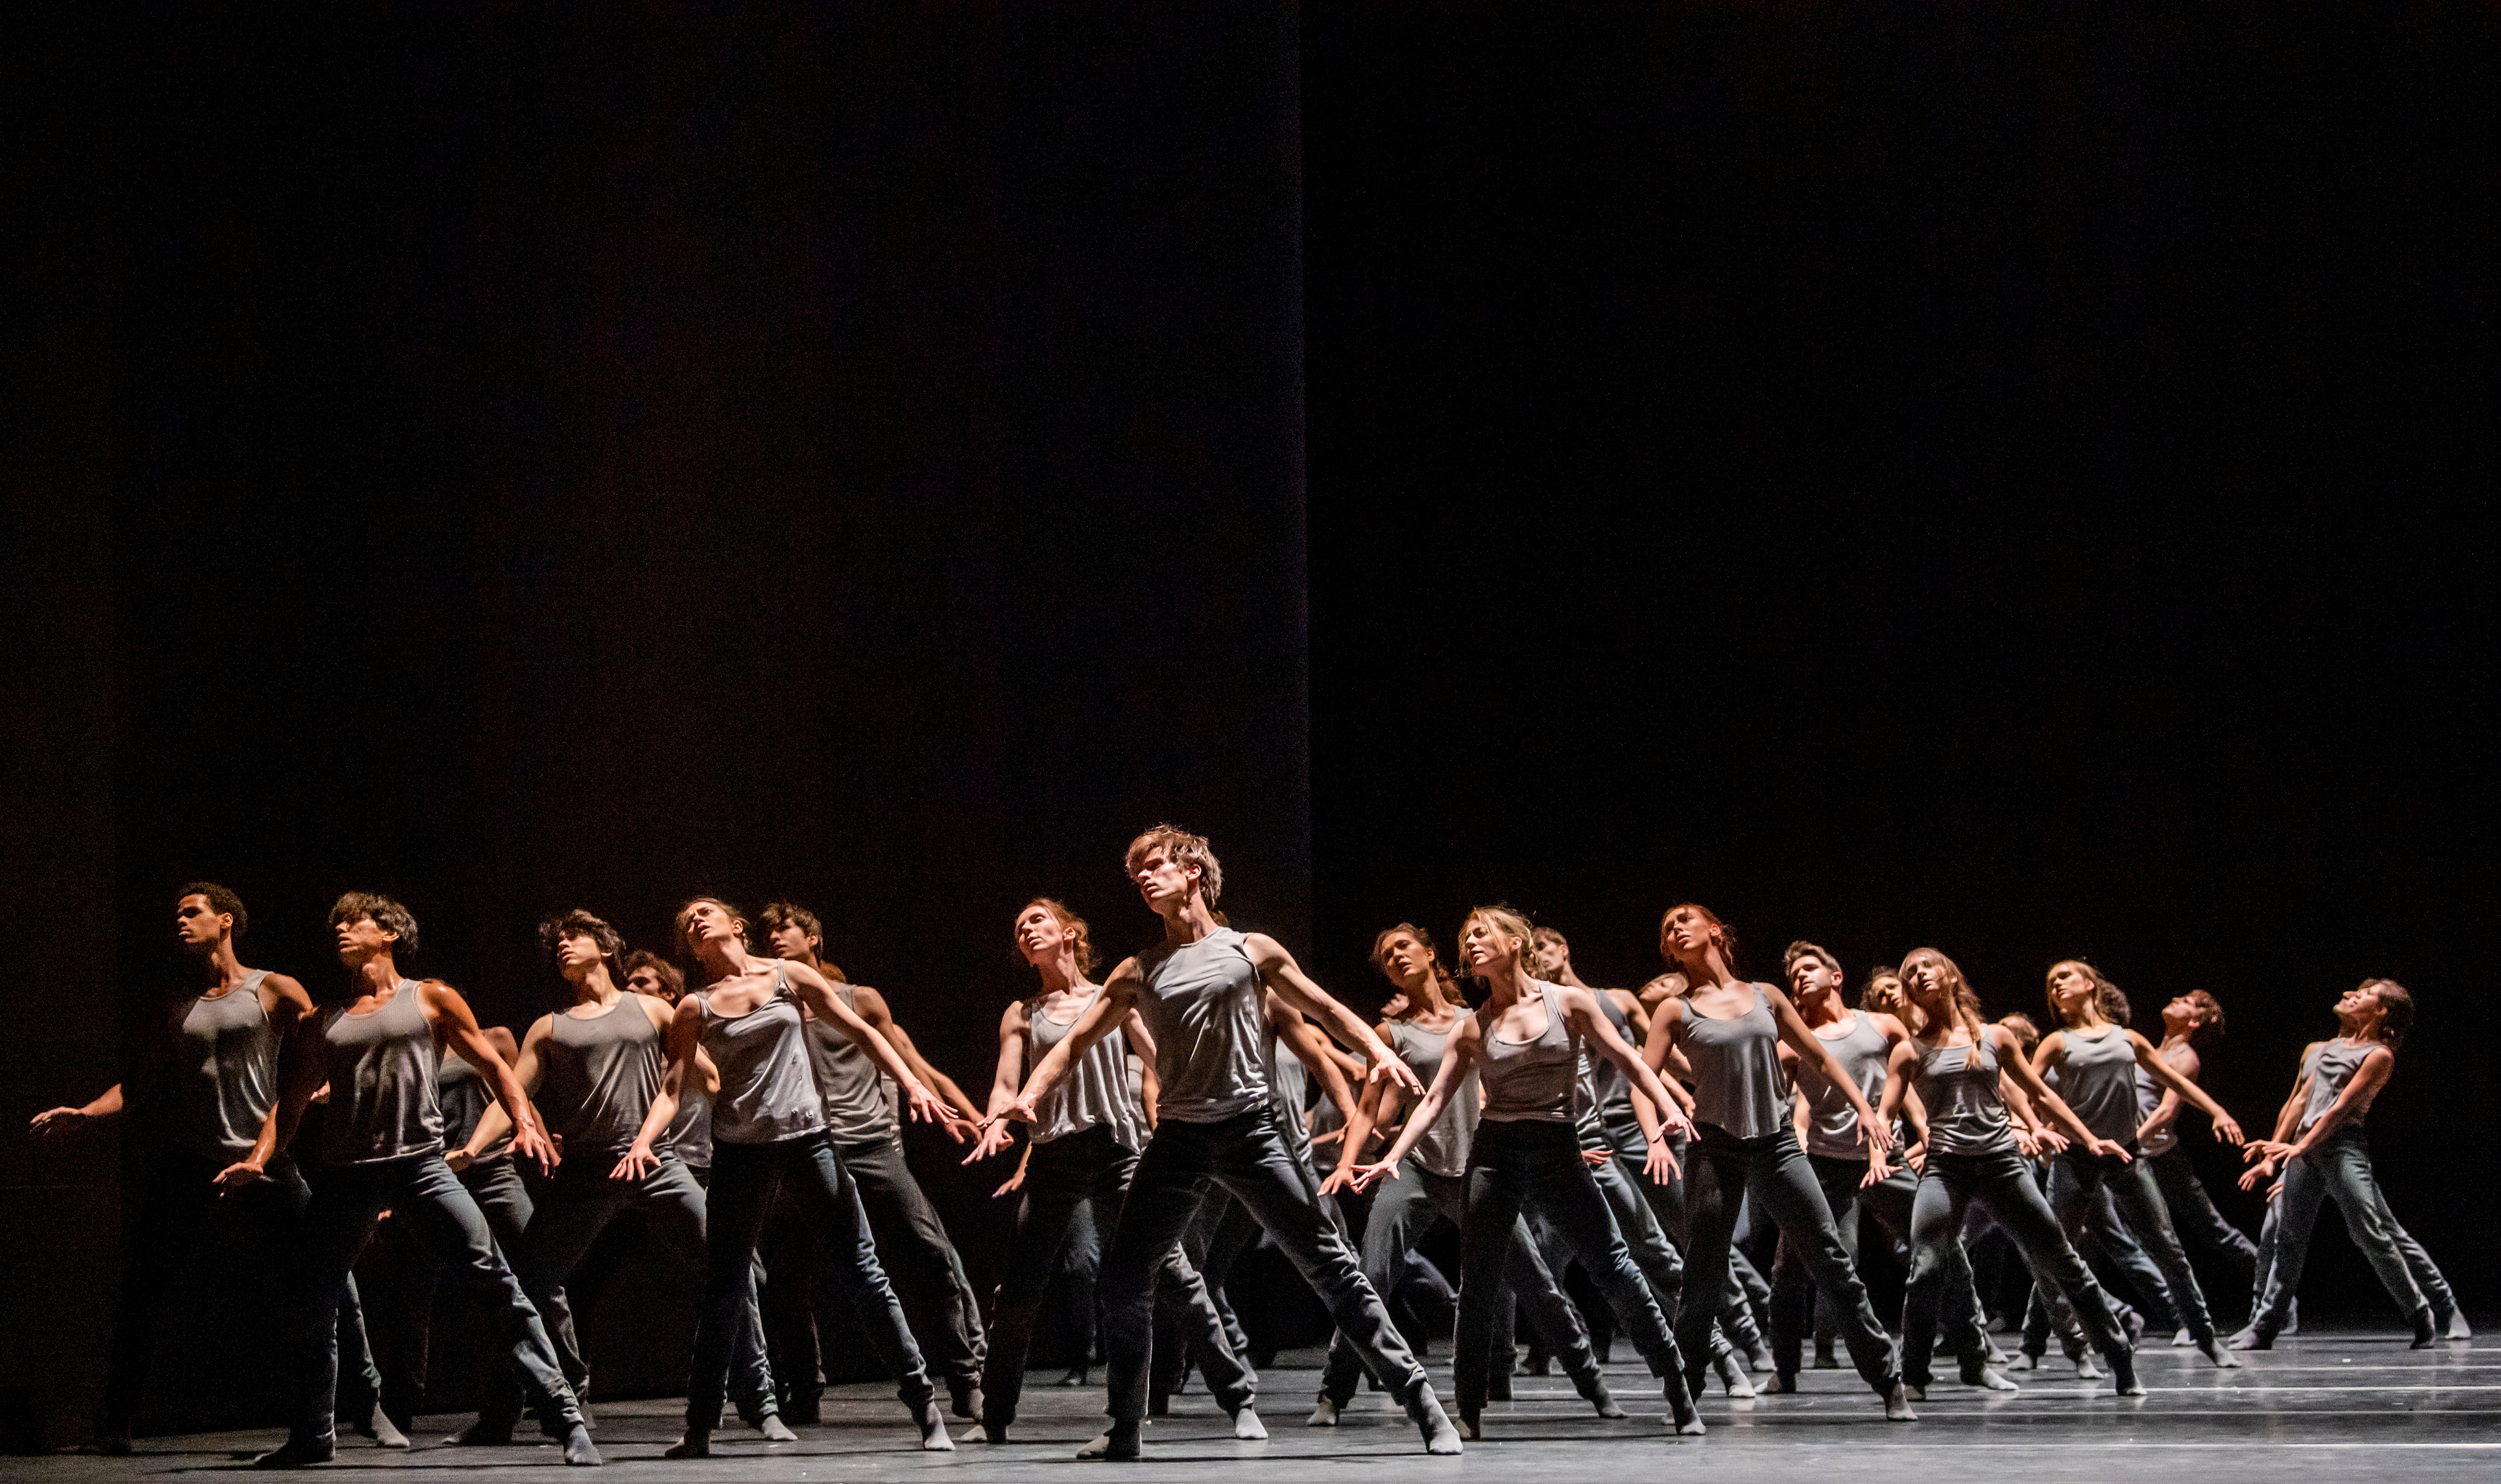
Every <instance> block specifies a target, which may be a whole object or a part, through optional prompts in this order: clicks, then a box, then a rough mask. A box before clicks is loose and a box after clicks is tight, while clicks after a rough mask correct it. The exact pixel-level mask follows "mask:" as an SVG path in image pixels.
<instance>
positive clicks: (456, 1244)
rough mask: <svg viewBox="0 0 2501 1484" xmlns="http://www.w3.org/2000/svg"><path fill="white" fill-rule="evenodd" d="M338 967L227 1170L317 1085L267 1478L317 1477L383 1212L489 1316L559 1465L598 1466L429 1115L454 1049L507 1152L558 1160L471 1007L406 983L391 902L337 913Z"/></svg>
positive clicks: (411, 940) (342, 904) (527, 1307)
mask: <svg viewBox="0 0 2501 1484" xmlns="http://www.w3.org/2000/svg"><path fill="white" fill-rule="evenodd" d="M330 925H331V927H332V928H333V929H334V930H335V931H336V933H337V937H338V942H339V962H340V963H341V964H343V965H345V966H347V969H348V972H349V973H350V976H351V983H350V995H349V996H348V997H346V1001H345V1003H344V1004H340V1005H333V1006H327V1007H325V1008H323V1009H320V1010H317V1011H314V1012H313V1013H312V1015H311V1017H310V1018H308V1019H306V1020H305V1021H303V1022H302V1029H303V1031H304V1032H305V1033H306V1034H303V1035H299V1036H294V1037H290V1038H289V1039H288V1040H287V1043H286V1048H285V1052H284V1055H283V1058H282V1059H281V1062H280V1072H279V1085H280V1089H281V1090H280V1093H279V1099H278V1110H277V1114H276V1116H274V1117H272V1118H271V1119H270V1121H269V1124H268V1126H267V1127H266V1128H265V1129H264V1130H263V1132H262V1134H261V1136H260V1138H259V1139H258V1141H256V1142H255V1143H254V1144H253V1145H252V1148H251V1152H250V1154H249V1155H248V1156H246V1157H245V1159H244V1160H242V1161H240V1162H239V1163H238V1164H237V1166H236V1167H235V1171H245V1170H249V1171H251V1173H252V1174H254V1175H257V1174H259V1173H260V1172H261V1171H263V1170H265V1169H266V1168H267V1166H268V1163H269V1161H270V1160H272V1159H274V1158H276V1156H277V1155H278V1153H279V1152H280V1151H282V1150H283V1149H285V1148H286V1146H287V1144H288V1142H289V1141H290V1140H292V1139H293V1138H294V1137H295V1131H296V1127H297V1125H298V1124H299V1123H300V1122H301V1121H302V1119H303V1116H304V1107H305V1105H306V1104H308V1103H310V1102H311V1101H312V1098H313V1094H314V1092H315V1091H316V1090H317V1089H318V1088H319V1087H320V1086H321V1085H322V1083H324V1082H327V1083H328V1084H329V1086H330V1107H329V1111H328V1114H327V1116H326V1117H325V1118H324V1120H323V1122H322V1126H321V1136H322V1137H321V1144H322V1149H321V1154H322V1162H323V1166H324V1169H323V1171H322V1174H321V1178H320V1180H319V1182H318V1183H317V1184H316V1185H315V1187H314V1190H313V1202H312V1205H311V1207H310V1208H309V1209H308V1210H307V1212H306V1214H305V1219H304V1239H303V1243H302V1251H301V1252H300V1253H299V1254H298V1255H297V1257H296V1260H295V1264H294V1267H295V1275H296V1279H297V1281H298V1282H299V1283H300V1284H301V1285H302V1287H301V1289H300V1293H299V1302H300V1304H301V1308H300V1311H299V1314H298V1316H297V1331H296V1335H295V1345H296V1353H295V1356H294V1362H295V1364H294V1367H293V1369H294V1377H293V1379H294V1382H295V1388H296V1414H295V1418H294V1423H293V1426H292V1427H291V1428H290V1429H289V1431H288V1433H287V1437H286V1441H285V1442H284V1443H283V1444H282V1445H281V1446H280V1447H278V1448H277V1449H275V1450H273V1451H272V1452H269V1453H266V1454H263V1455H262V1456H261V1457H260V1458H259V1459H258V1460H257V1462H258V1464H259V1465H260V1466H261V1467H263V1468H295V1467H300V1466H302V1465H305V1464H317V1463H323V1462H326V1461H327V1460H328V1459H329V1457H330V1455H331V1450H332V1446H333V1445H332V1430H331V1402H332V1398H333V1394H334V1393H335V1391H336V1389H337V1378H338V1362H339V1352H338V1343H337V1336H336V1332H335V1330H334V1325H335V1322H336V1318H337V1314H338V1308H339V1298H340V1294H341V1292H342V1291H343V1290H344V1289H345V1287H346V1286H347V1280H348V1270H349V1268H350V1265H351V1264H352V1263H353V1262H354V1261H355V1257H356V1251H357V1249H358V1248H359V1247H362V1246H363V1245H364V1242H365V1238H366V1237H367V1236H369V1235H370V1234H371V1233H372V1231H373V1226H374V1218H375V1217H376V1216H377V1215H378V1214H380V1213H381V1212H382V1211H383V1209H384V1208H385V1207H388V1208H390V1209H391V1210H393V1211H396V1212H398V1213H399V1214H400V1215H401V1216H402V1217H404V1218H413V1219H414V1220H415V1221H416V1222H417V1231H418V1233H419V1234H420V1235H421V1236H422V1237H423V1238H424V1239H425V1240H426V1241H427V1242H429V1243H431V1244H432V1245H433V1246H434V1249H435V1253H436V1255H437V1257H438V1259H440V1260H441V1261H444V1262H447V1263H450V1264H452V1265H455V1266H456V1267H457V1268H458V1269H459V1270H460V1271H461V1273H462V1276H463V1277H464V1279H465V1280H466V1281H467V1283H468V1285H469V1288H470V1291H471V1293H472V1295H473V1296H475V1297H476V1298H477V1299H478V1300H479V1302H480V1303H481V1305H482V1306H483V1307H484V1309H485V1311H486V1312H488V1313H489V1314H491V1315H493V1316H494V1317H495V1318H496V1320H497V1321H498V1323H499V1326H500V1328H501V1330H502V1331H503V1338H504V1339H505V1341H506V1342H507V1343H508V1344H509V1345H510V1346H511V1348H512V1354H513V1359H514V1361H515V1362H516V1363H517V1365H518V1366H519V1367H520V1369H521V1375H522V1378H523V1384H524V1385H525V1386H527V1388H528V1389H529V1392H530V1394H531V1399H532V1400H533V1401H534V1402H536V1403H537V1405H538V1409H539V1426H540V1428H541V1429H542V1430H543V1431H545V1432H546V1433H547V1434H548V1435H550V1436H551V1437H556V1438H559V1439H561V1440H562V1441H563V1443H564V1461H565V1462H566V1463H567V1464H576V1465H595V1464H597V1463H598V1462H599V1461H600V1459H599V1450H598V1449H597V1448H595V1447H593V1446H592V1445H591V1441H590V1432H589V1430H588V1429H587V1428H585V1427H584V1426H583V1421H582V1411H581V1408H580V1407H579V1406H578V1405H577V1404H576V1403H575V1402H574V1396H573V1388H572V1387H570V1386H567V1385H566V1384H565V1380H564V1372H563V1370H562V1369H560V1368H559V1367H558V1365H557V1362H556V1357H555V1349H554V1347H553V1346H552V1345H550V1343H549V1342H548V1336H547V1331H546V1330H545V1329H544V1328H543V1327H542V1326H541V1325H540V1323H539V1314H538V1310H537V1309H536V1308H534V1307H532V1306H531V1304H530V1301H529V1299H528V1298H527V1297H526V1296H525V1295H524V1294H523V1293H522V1292H521V1285H520V1281H519V1280H518V1279H517V1278H516V1277H514V1276H513V1270H512V1269H511V1267H509V1266H508V1265H507V1264H506V1263H505V1261H504V1255H503V1253H501V1252H500V1251H498V1250H496V1247H495V1238H494V1236H493V1234H492V1233H491V1232H490V1231H489V1230H488V1228H487V1225H486V1218H485V1216H484V1214H483V1213H481V1212H480V1211H479V1209H478V1203H477V1201H476V1199H475V1198H473V1197H472V1196H471V1195H470V1194H469V1192H468V1190H467V1189H466V1188H464V1187H463V1186H462V1185H461V1183H460V1182H459V1180H457V1179H456V1178H454V1177H453V1175H452V1173H451V1171H450V1169H449V1168H447V1167H446V1166H445V1164H444V1162H443V1112H442V1109H441V1108H440V1107H439V1106H437V1105H436V1102H435V1090H434V1089H435V1058H436V1046H437V1044H438V1043H439V1042H442V1041H448V1042H450V1045H451V1047H452V1048H453V1049H454V1050H457V1051H458V1052H459V1053H460V1054H461V1056H462V1057H464V1058H466V1059H467V1060H468V1062H469V1064H470V1065H471V1066H473V1067H476V1068H477V1069H478V1070H479V1072H482V1073H484V1075H485V1076H486V1077H487V1078H488V1079H489V1081H490V1085H491V1086H492V1088H493V1090H494V1094H495V1101H496V1102H498V1103H500V1104H502V1105H503V1106H504V1111H505V1113H506V1114H507V1115H508V1116H510V1117H511V1118H512V1120H513V1124H514V1133H513V1147H514V1149H515V1150H516V1151H517V1152H518V1153H519V1154H521V1155H522V1156H524V1157H526V1158H529V1159H534V1160H536V1161H538V1163H539V1166H540V1168H541V1169H543V1170H546V1169H551V1168H552V1167H553V1165H554V1151H553V1150H552V1149H551V1148H550V1146H549V1144H548V1139H547V1133H546V1131H545V1130H544V1129H542V1128H541V1127H540V1125H539V1119H538V1113H537V1110H536V1109H534V1108H532V1107H531V1106H530V1101H529V1099H528V1098H527V1097H526V1096H525V1095H523V1093H522V1092H521V1086H520V1084H519V1083H518V1082H517V1081H515V1080H514V1079H513V1072H512V1069H511V1068H509V1067H506V1066H505V1065H504V1063H503V1060H502V1058H500V1057H498V1056H497V1055H496V1054H495V1048H494V1046H493V1045H492V1044H490V1043H489V1042H488V1041H487V1039H486V1038H485V1036H484V1034H483V1033H481V1032H480V1031H479V1029H478V1020H477V1017H476V1016H475V1015H472V1014H471V1013H470V1011H469V1003H468V1002H467V1001H466V1000H463V999H462V998H461V997H460V995H459V993H458V992H457V991H455V990H453V989H452V988H451V986H450V985H449V984H446V983H444V982H443V981H442V980H440V979H424V980H417V979H411V978H407V977H405V976H404V975H402V974H401V973H400V970H399V961H398V955H399V954H400V953H401V952H410V953H414V952H415V951H416V949H417V919H416V918H415V917H414V916H412V915H411V914H410V912H409V910H408V908H407V907H402V906H400V905H399V904H398V903H397V902H394V901H392V900H391V899H390V898H388V897H384V896H381V895H378V894H375V893H369V892H350V893H348V894H347V895H346V896H344V897H341V898H340V899H339V901H338V905H337V906H335V907H331V908H330Z"/></svg>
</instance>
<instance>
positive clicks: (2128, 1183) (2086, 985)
mask: <svg viewBox="0 0 2501 1484" xmlns="http://www.w3.org/2000/svg"><path fill="white" fill-rule="evenodd" d="M2049 999H2050V1007H2051V1009H2052V1010H2053V1011H2055V1012H2056V1013H2057V1016H2058V1020H2059V1027H2058V1029H2057V1030H2054V1031H2052V1032H2051V1033H2050V1034H2049V1035H2047V1036H2045V1037H2043V1038H2042V1039H2041V1045H2040V1048H2039V1049H2038V1050H2036V1051H2035V1052H2034V1053H2033V1056H2032V1070H2033V1071H2034V1072H2036V1073H2039V1074H2042V1075H2043V1076H2044V1077H2046V1076H2047V1075H2048V1073H2049V1072H2051V1071H2052V1070H2053V1069H2054V1070H2055V1071H2056V1072H2057V1074H2058V1089H2059V1092H2058V1096H2059V1097H2060V1099H2061V1100H2063V1101H2064V1102H2065V1103H2066V1105H2067V1106H2069V1107H2071V1108H2073V1109H2075V1111H2076V1116H2078V1117H2079V1118H2081V1119H2083V1120H2084V1127H2086V1128H2088V1129H2090V1130H2092V1131H2093V1133H2094V1134H2095V1135H2096V1136H2097V1137H2098V1138H2101V1139H2103V1140H2105V1141H2107V1142H2109V1143H2114V1144H2117V1145H2118V1147H2119V1148H2120V1149H2121V1150H2122V1151H2123V1152H2122V1153H2120V1154H2119V1155H2118V1156H2117V1157H2113V1156H2110V1155H2107V1154H2102V1153H2096V1152H2094V1151H2093V1150H2091V1149H2083V1148H2077V1147H2076V1146H2074V1145H2072V1144H2071V1145H2069V1146H2068V1147H2067V1148H2065V1149H2062V1150H2060V1151H2058V1154H2057V1156H2056V1157H2055V1158H2054V1159H2053V1160H2052V1161H2051V1166H2050V1209H2051V1212H2052V1213H2054V1214H2055V1215H2056V1216H2057V1218H2058V1224H2059V1225H2060V1226H2061V1227H2063V1228H2065V1230H2066V1233H2067V1239H2068V1240H2069V1241H2070V1242H2075V1241H2079V1240H2081V1239H2082V1238H2083V1237H2084V1230H2085V1217H2086V1213H2087V1211H2088V1209H2089V1208H2090V1207H2092V1206H2094V1205H2097V1204H2099V1203H2100V1201H2101V1199H2102V1196H2101V1193H2102V1192H2103V1191H2105V1190H2107V1191H2108V1192H2109V1193H2110V1198H2111V1199H2112V1200H2113V1201H2114V1202H2116V1203H2117V1204H2118V1209H2119V1213H2120V1214H2121V1216H2123V1217H2124V1218H2125V1220H2126V1222H2127V1225H2128V1227H2129V1228H2130V1229H2131V1230H2132V1232H2133V1233H2134V1235H2135V1237H2136V1239H2137V1241H2138V1242H2139V1243H2140V1244H2141V1245H2143V1246H2144V1247H2145V1249H2146V1251H2147V1253H2148V1255H2149V1256H2151V1258H2152V1260H2153V1262H2154V1264H2155V1266H2156V1267H2157V1268H2158V1269H2159V1270H2160V1273H2161V1284H2162V1287H2163V1289H2164V1293H2165V1297H2167V1298H2168V1299H2169V1301H2170V1303H2171V1308H2172V1311H2173V1313H2175V1314H2177V1315H2178V1316H2179V1318H2180V1321H2181V1323H2182V1325H2183V1326H2184V1328H2185V1329H2186V1330H2187V1331H2188V1336H2189V1338H2190V1340H2191V1341H2192V1342H2193V1343H2194V1344H2195V1345H2196V1346H2197V1349H2198V1352H2199V1353H2200V1354H2202V1355H2204V1356H2205V1357H2206V1358H2207V1359H2208V1360H2210V1361H2212V1362H2214V1363H2215V1364H2216V1365H2218V1366H2220V1367H2223V1368H2226V1369H2230V1368H2233V1367H2237V1366H2238V1365H2239V1364H2240V1363H2239V1362H2238V1361H2236V1360H2234V1359H2233V1358H2232V1353H2231V1351H2230V1350H2228V1349H2227V1348H2225V1347H2224V1345H2223V1342H2222V1337H2221V1336H2218V1335H2217V1334H2216V1333H2215V1321H2214V1319H2213V1318H2212V1317H2211V1316H2210V1315H2209V1314H2208V1313H2207V1311H2206V1296H2205V1295H2204V1294H2203V1293H2202V1292H2200V1291H2199V1289H2198V1287H2197V1273H2196V1270H2194V1269H2192V1268H2190V1267H2189V1266H2188V1254H2187V1253H2186V1252H2184V1251H2183V1250H2182V1249H2181V1246H2180V1238H2179V1237H2178V1235H2177V1234H2175V1233H2174V1232H2173V1231H2172V1230H2171V1214H2170V1212H2169V1211H2168V1210H2167V1209H2165V1208H2164V1206H2163V1204H2162V1193H2161V1191H2159V1190H2158V1189H2156V1188H2155V1186H2154V1183H2153V1171H2152V1170H2151V1168H2150V1167H2149V1166H2148V1165H2146V1164H2145V1162H2143V1161H2141V1160H2139V1159H2138V1158H2137V1157H2136V1153H2137V1150H2136V1136H2137V1100H2136V1077H2137V1073H2138V1072H2144V1073H2146V1074H2147V1075H2149V1076H2151V1077H2152V1078H2153V1079H2154V1080H2155V1081H2156V1082H2159V1083H2161V1084H2162V1085H2163V1086H2164V1087H2166V1088H2168V1089H2170V1090H2171V1092H2172V1093H2173V1094H2174V1095H2176V1096H2179V1097H2184V1098H2186V1099H2187V1100H2188V1101H2189V1102H2191V1103H2194V1104H2195V1105H2197V1106H2198V1107H2199V1108H2200V1109H2201V1110H2202V1111H2204V1112H2205V1114H2206V1116H2207V1117H2209V1118H2211V1119H2213V1120H2214V1122H2215V1135H2216V1137H2217V1138H2220V1139H2222V1140H2223V1142H2225V1143H2227V1144H2234V1145H2237V1144H2239V1143H2240V1142H2241V1126H2240V1125H2239V1124H2237V1123H2235V1122H2233V1121H2232V1115H2231V1114H2229V1113H2227V1112H2225V1111H2223V1105H2221V1104H2219V1103H2217V1102H2216V1101H2215V1100H2214V1099H2213V1098H2211V1097H2209V1096H2207V1094H2206V1092H2205V1091H2204V1090H2203V1089H2201V1088H2200V1087H2198V1085H2197V1084H2196V1083H2194V1082H2191V1081H2189V1080H2188V1079H2187V1078H2186V1077H2184V1076H2182V1075H2181V1074H2180V1073H2179V1072H2178V1071H2177V1070H2176V1069H2174V1068H2173V1067H2172V1065H2171V1064H2170V1063H2169V1062H2168V1061H2165V1060H2164V1059H2163V1058H2162V1056H2161V1054H2160V1053H2159V1052H2157V1051H2155V1050H2154V1048H2153V1043H2152V1042H2151V1041H2150V1040H2147V1039H2145V1038H2144V1037H2142V1036H2139V1035H2138V1034H2137V1033H2135V1032H2134V1031H2131V1030H2129V1029H2127V1028H2126V1027H2125V1026H2122V1025H2118V1024H2115V1023H2114V1022H2113V1020H2112V1019H2111V1017H2110V1016H2108V1015H2106V1014H2105V1013H2104V1012H2103V1008H2102V1006H2103V1004H2104V1002H2105V1001H2106V1000H2117V1001H2118V1003H2119V1004H2120V1005H2121V1006H2124V1005H2125V1004H2126V997H2125V996H2124V995H2122V994H2120V992H2119V989H2118V985H2116V984H2113V983H2111V982H2110V981H2109V980H2108V979H2106V978H2104V977H2102V975H2101V973H2100V971H2098V970H2096V969H2094V968H2093V967H2092V966H2091V965H2090V964H2087V963H2085V962H2084V960H2082V959H2063V960H2061V961H2059V962H2058V963H2056V964H2053V965H2051V967H2050V982H2049Z"/></svg>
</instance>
